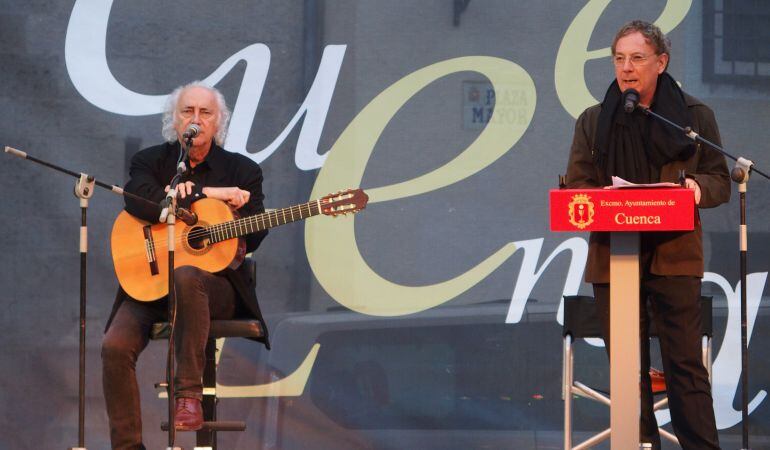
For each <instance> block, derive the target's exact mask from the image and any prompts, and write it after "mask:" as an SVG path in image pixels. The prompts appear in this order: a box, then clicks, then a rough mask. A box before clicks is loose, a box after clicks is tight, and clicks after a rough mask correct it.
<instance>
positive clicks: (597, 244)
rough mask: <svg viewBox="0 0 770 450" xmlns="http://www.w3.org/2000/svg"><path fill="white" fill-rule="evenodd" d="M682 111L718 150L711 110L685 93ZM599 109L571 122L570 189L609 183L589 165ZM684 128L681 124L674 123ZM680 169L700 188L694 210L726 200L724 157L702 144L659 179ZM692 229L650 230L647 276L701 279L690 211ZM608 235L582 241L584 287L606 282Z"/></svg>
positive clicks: (698, 235)
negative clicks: (584, 243)
mask: <svg viewBox="0 0 770 450" xmlns="http://www.w3.org/2000/svg"><path fill="white" fill-rule="evenodd" d="M685 101H686V103H687V107H688V108H689V109H690V112H691V113H692V117H693V120H694V123H693V124H691V126H692V128H693V130H694V131H695V132H696V133H698V134H699V135H701V136H702V137H703V138H704V139H707V140H709V141H711V142H713V143H715V144H717V145H720V146H721V140H720V137H719V129H718V128H717V123H716V119H715V118H714V112H713V111H711V109H710V108H709V107H708V106H706V105H705V104H703V102H701V101H700V100H698V99H696V98H695V97H692V96H690V95H687V94H685ZM600 111H601V105H595V106H592V107H590V108H588V109H586V110H585V111H584V112H583V114H581V115H580V117H578V120H577V123H576V124H575V136H574V138H573V141H572V148H571V149H570V155H569V163H568V166H567V187H568V188H570V189H580V188H596V187H600V186H606V185H609V184H611V183H610V182H609V180H607V179H606V176H605V175H604V174H603V173H602V172H601V171H600V170H599V168H598V167H597V166H596V165H595V164H594V159H593V152H594V144H595V137H596V136H595V135H596V126H597V122H598V119H599V112H600ZM680 125H682V126H685V125H687V124H680ZM682 169H684V170H685V173H686V174H687V177H688V178H693V179H695V181H697V182H698V185H699V186H700V189H701V200H700V204H699V205H698V207H699V208H713V207H715V206H718V205H720V204H722V203H725V202H727V201H729V200H730V176H729V173H728V171H727V163H726V162H725V158H724V156H722V155H721V154H720V153H719V152H717V151H716V150H713V149H711V148H708V146H706V145H701V144H699V145H698V150H697V151H696V152H695V155H693V156H692V157H691V158H690V159H688V160H686V161H674V162H671V163H669V164H666V165H665V166H663V167H662V168H661V171H660V181H662V182H663V181H670V182H677V181H678V177H679V171H680V170H682ZM695 224H696V225H695V230H693V231H686V232H654V233H647V234H646V235H645V236H644V239H645V241H646V242H647V244H649V245H651V246H652V248H654V251H653V252H652V260H651V263H650V272H651V273H652V274H655V275H669V276H671V275H687V276H695V277H703V236H702V230H701V224H700V218H699V216H698V211H697V209H696V217H695ZM609 261H610V236H609V233H605V232H594V233H591V236H590V237H589V240H588V261H587V262H586V273H585V280H586V282H588V283H609V281H610V270H609Z"/></svg>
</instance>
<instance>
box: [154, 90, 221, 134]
mask: <svg viewBox="0 0 770 450" xmlns="http://www.w3.org/2000/svg"><path fill="white" fill-rule="evenodd" d="M194 87H199V88H203V89H206V90H207V91H209V92H211V93H212V94H214V98H215V99H216V102H217V109H219V117H218V118H217V132H216V134H215V135H214V142H216V143H217V145H219V146H223V145H224V144H225V137H227V127H228V126H229V124H230V115H231V114H230V109H229V108H228V107H227V103H226V102H225V96H224V95H222V93H221V92H219V89H217V88H215V87H212V86H209V85H207V84H204V83H203V82H202V81H193V82H192V83H188V84H185V85H183V86H179V87H178V88H176V89H174V91H173V92H172V93H171V94H169V96H168V98H167V99H166V105H165V107H164V108H163V128H162V130H161V134H162V135H163V138H164V139H166V141H168V142H176V141H177V140H178V137H177V135H176V129H175V128H174V122H175V121H176V107H177V103H179V96H180V95H182V92H184V91H186V90H187V89H190V88H194Z"/></svg>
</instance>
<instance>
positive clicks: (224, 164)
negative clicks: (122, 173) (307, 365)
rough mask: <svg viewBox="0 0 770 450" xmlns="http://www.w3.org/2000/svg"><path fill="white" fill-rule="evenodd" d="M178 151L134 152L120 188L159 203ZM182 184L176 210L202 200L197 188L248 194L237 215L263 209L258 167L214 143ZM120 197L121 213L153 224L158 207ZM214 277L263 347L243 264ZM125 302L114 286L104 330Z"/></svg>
mask: <svg viewBox="0 0 770 450" xmlns="http://www.w3.org/2000/svg"><path fill="white" fill-rule="evenodd" d="M179 151H180V147H179V143H178V142H174V143H168V142H167V143H164V144H160V145H156V146H154V147H149V148H146V149H144V150H140V151H139V152H137V153H136V155H134V157H133V158H132V159H131V167H130V170H129V176H130V180H129V182H128V183H127V184H126V187H125V190H126V191H127V192H130V193H132V194H136V195H138V196H140V197H143V198H146V199H149V200H152V201H153V202H156V203H157V202H160V201H161V200H163V198H164V197H165V195H166V193H165V190H164V189H165V187H166V186H167V185H168V183H169V182H170V181H171V179H172V177H173V176H174V174H175V173H176V163H177V159H178V157H179ZM182 181H192V182H193V183H195V189H194V191H193V194H192V195H191V196H188V197H187V198H186V199H184V200H180V201H179V206H181V207H189V205H190V204H191V203H192V202H195V201H196V200H199V199H201V198H205V196H204V195H203V193H202V192H201V190H202V189H203V187H228V186H236V187H239V188H241V189H244V190H247V191H249V192H250V193H251V196H250V198H249V202H248V203H246V204H245V205H243V206H242V207H241V208H240V209H238V214H240V215H241V216H250V215H254V214H259V213H261V212H264V210H265V207H264V205H263V200H264V198H265V196H264V194H263V193H262V169H261V168H260V167H259V164H257V163H256V162H254V161H253V160H251V159H249V158H247V157H246V156H243V155H240V154H237V153H232V152H228V151H226V150H224V149H223V148H222V147H219V146H218V145H216V144H214V143H212V146H211V150H210V151H209V153H208V155H207V156H206V159H205V160H204V161H203V162H202V163H201V164H199V165H197V166H196V167H195V168H194V169H190V170H188V171H187V173H186V174H185V175H184V177H183V178H182ZM124 198H125V202H126V208H125V209H126V211H127V212H129V213H130V214H131V215H133V216H135V217H137V218H139V219H142V220H144V221H147V222H150V223H158V218H159V216H160V207H156V206H153V205H151V204H148V203H145V202H141V201H138V200H133V199H131V198H129V197H124ZM266 235H267V230H264V231H261V232H257V233H253V234H250V235H247V236H246V237H245V239H246V251H247V252H253V251H254V250H256V249H257V247H259V244H260V243H261V242H262V239H264V238H265V236H266ZM220 273H221V274H222V275H223V276H225V277H227V279H228V280H229V281H230V283H232V285H233V287H234V288H235V291H236V292H237V293H238V296H239V297H240V299H241V301H242V302H243V304H244V305H245V306H246V308H247V309H248V312H249V313H250V315H251V316H252V318H256V319H257V320H259V321H260V322H261V323H262V329H263V330H264V339H262V341H263V342H264V343H265V345H267V346H268V348H269V341H268V338H267V336H268V334H267V327H266V325H265V321H264V319H263V318H262V312H261V311H260V309H259V303H258V302H257V294H256V291H255V287H256V280H255V279H254V276H253V275H252V273H251V271H250V270H249V267H248V265H247V264H242V265H241V266H240V267H238V268H237V269H235V270H233V269H230V268H227V269H225V270H223V271H222V272H220ZM127 299H130V297H129V296H128V294H126V293H125V292H124V291H123V289H122V288H119V289H118V292H117V295H116V297H115V304H114V305H113V307H112V313H111V314H110V318H109V319H108V320H107V326H106V327H105V331H106V329H108V328H109V326H110V323H112V319H113V317H114V316H115V313H116V312H117V310H118V307H119V306H120V304H121V303H122V302H124V301H126V300H127Z"/></svg>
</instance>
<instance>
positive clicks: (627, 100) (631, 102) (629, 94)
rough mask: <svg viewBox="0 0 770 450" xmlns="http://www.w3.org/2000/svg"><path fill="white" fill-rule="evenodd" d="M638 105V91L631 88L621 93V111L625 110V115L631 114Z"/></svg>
mask: <svg viewBox="0 0 770 450" xmlns="http://www.w3.org/2000/svg"><path fill="white" fill-rule="evenodd" d="M638 104H639V91H637V90H636V89H633V88H631V89H626V90H625V91H623V109H624V110H626V112H627V113H630V112H633V111H634V109H636V105H638Z"/></svg>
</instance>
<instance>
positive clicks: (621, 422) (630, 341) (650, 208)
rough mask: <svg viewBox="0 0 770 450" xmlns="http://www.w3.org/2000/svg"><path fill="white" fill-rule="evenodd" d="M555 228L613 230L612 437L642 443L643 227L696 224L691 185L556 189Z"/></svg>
mask: <svg viewBox="0 0 770 450" xmlns="http://www.w3.org/2000/svg"><path fill="white" fill-rule="evenodd" d="M550 209H551V231H567V232H581V231H609V232H611V233H612V234H611V235H610V303H611V305H612V306H611V307H610V395H611V397H612V406H611V409H610V441H611V446H612V449H613V450H629V449H636V448H639V413H640V408H641V402H640V400H639V374H640V372H639V371H640V368H639V364H640V363H639V358H640V355H639V232H654V231H688V230H692V229H693V228H694V219H695V199H694V196H693V191H692V190H691V189H683V188H622V189H554V190H551V191H550Z"/></svg>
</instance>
